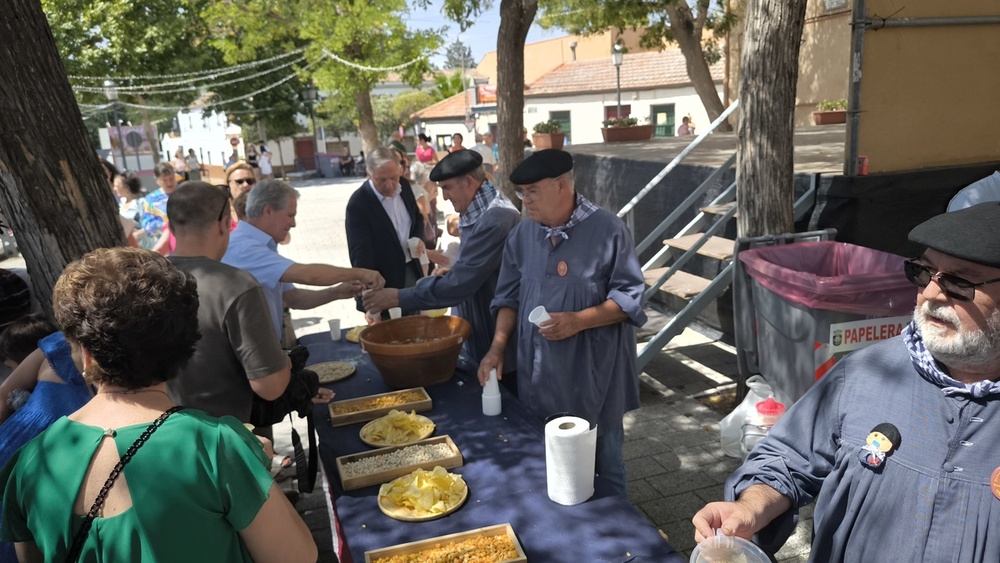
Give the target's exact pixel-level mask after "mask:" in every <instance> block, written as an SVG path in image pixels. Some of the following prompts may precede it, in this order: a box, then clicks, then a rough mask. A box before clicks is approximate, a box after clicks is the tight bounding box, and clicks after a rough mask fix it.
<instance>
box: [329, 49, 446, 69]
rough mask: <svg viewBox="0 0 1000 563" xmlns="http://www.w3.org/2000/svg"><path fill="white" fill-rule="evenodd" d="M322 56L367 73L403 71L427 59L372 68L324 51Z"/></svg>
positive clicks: (422, 57)
mask: <svg viewBox="0 0 1000 563" xmlns="http://www.w3.org/2000/svg"><path fill="white" fill-rule="evenodd" d="M323 54H324V55H326V56H327V57H330V58H331V59H333V60H335V61H337V62H338V63H340V64H343V65H346V66H349V67H351V68H356V69H358V70H363V71H367V72H392V71H394V70H403V69H404V68H406V67H408V66H412V65H415V64H417V63H419V62H420V61H422V60H424V59H426V58H427V55H421V56H419V57H417V58H415V59H413V60H412V61H407V62H405V63H403V64H399V65H396V66H384V67H374V66H366V65H361V64H358V63H356V62H352V61H349V60H347V59H342V58H340V57H338V56H337V55H335V54H333V53H331V52H330V51H327V50H326V49H323Z"/></svg>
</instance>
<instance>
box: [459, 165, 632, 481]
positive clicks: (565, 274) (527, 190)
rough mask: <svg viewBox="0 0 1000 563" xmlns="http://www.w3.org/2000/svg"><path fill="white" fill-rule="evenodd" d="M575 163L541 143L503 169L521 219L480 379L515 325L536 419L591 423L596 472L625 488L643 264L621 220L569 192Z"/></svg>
mask: <svg viewBox="0 0 1000 563" xmlns="http://www.w3.org/2000/svg"><path fill="white" fill-rule="evenodd" d="M572 170H573V157H572V156H571V155H570V154H569V153H567V152H565V151H561V150H558V149H547V150H543V151H539V152H536V153H534V154H532V155H531V156H529V157H528V158H526V159H525V160H524V162H522V163H521V164H520V165H519V166H518V167H517V168H516V169H514V170H513V171H512V172H511V174H510V181H511V182H513V183H514V184H517V185H518V191H517V194H518V197H519V198H521V200H522V201H523V202H524V210H525V212H526V213H527V215H528V219H527V220H525V221H523V222H522V223H521V224H519V225H518V226H517V227H516V228H515V229H514V230H513V231H512V232H511V234H510V237H508V239H507V245H506V247H505V248H504V255H503V266H501V268H500V279H499V281H498V283H497V292H496V298H495V299H494V300H493V305H492V308H493V310H494V311H496V312H497V329H496V333H495V334H494V337H493V343H492V345H491V347H490V351H489V352H488V353H487V354H486V356H485V357H484V358H483V361H482V362H481V363H480V366H479V380H480V382H483V383H485V381H486V377H487V376H488V374H489V370H490V369H491V368H494V367H497V368H500V367H502V365H503V355H504V351H505V349H506V348H507V346H508V344H509V341H510V338H511V335H512V334H513V333H514V332H515V328H516V334H517V336H516V338H517V380H518V381H517V387H518V398H519V399H520V400H521V401H522V402H524V404H525V405H527V406H528V408H529V409H531V411H532V412H533V413H535V415H537V416H538V417H539V418H544V417H547V416H549V415H551V414H555V413H559V412H570V413H572V414H574V415H576V416H579V417H582V418H585V419H587V420H589V421H590V423H591V424H597V460H596V461H597V463H596V465H597V467H596V470H597V473H598V474H599V475H601V476H602V477H603V478H605V479H607V480H608V481H609V482H610V483H611V484H612V485H613V486H614V487H615V490H616V491H617V492H618V493H620V494H621V495H622V496H627V488H626V479H625V462H624V461H623V459H622V446H623V444H624V441H625V432H624V429H623V426H622V417H623V415H624V414H625V413H626V412H628V411H630V410H632V409H636V408H638V407H639V371H638V369H637V367H636V353H635V346H636V341H635V328H636V327H639V326H642V325H643V324H644V323H645V322H646V314H645V313H644V312H643V310H642V303H641V299H642V291H643V279H642V271H641V269H640V267H639V260H638V258H637V257H636V254H635V245H634V244H633V243H632V236H631V235H630V234H629V232H628V229H627V228H626V227H625V225H624V224H623V223H622V222H621V221H620V220H619V219H618V218H617V217H615V216H614V215H613V214H611V213H609V212H607V211H605V210H603V209H600V208H599V207H597V206H596V205H594V204H593V203H591V202H589V201H587V199H586V198H584V197H583V196H582V195H580V194H578V193H576V190H575V189H574V185H573V172H572ZM539 305H544V306H545V309H546V310H547V311H548V313H549V315H550V317H551V319H550V320H549V321H547V322H544V323H542V324H541V327H536V326H534V325H533V324H532V323H531V322H530V321H529V320H528V315H529V313H530V312H531V310H532V309H534V308H535V307H537V306H539ZM502 371H503V370H502V369H497V373H502Z"/></svg>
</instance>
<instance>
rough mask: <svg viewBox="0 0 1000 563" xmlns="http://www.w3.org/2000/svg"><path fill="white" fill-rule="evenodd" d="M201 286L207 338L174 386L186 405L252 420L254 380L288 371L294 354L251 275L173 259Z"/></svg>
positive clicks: (196, 259)
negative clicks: (284, 347) (290, 354)
mask: <svg viewBox="0 0 1000 563" xmlns="http://www.w3.org/2000/svg"><path fill="white" fill-rule="evenodd" d="M170 261H171V262H172V263H173V264H174V266H176V267H177V268H178V269H179V270H182V271H184V272H187V273H189V274H191V275H192V276H194V278H195V280H196V281H197V282H198V301H199V306H198V328H199V329H200V330H201V340H199V341H198V344H197V345H196V346H195V351H194V356H192V357H191V361H190V362H189V363H188V364H187V366H185V367H184V368H183V369H182V370H181V373H180V375H178V376H177V377H176V378H174V379H173V380H171V381H170V382H168V384H167V387H168V389H169V391H170V394H171V396H172V398H173V399H174V400H175V401H176V402H177V403H178V404H181V405H184V406H186V407H191V408H195V409H200V410H203V411H205V412H207V413H209V414H211V415H213V416H224V415H231V416H234V417H236V418H238V419H240V420H241V421H243V422H248V421H249V418H250V405H251V402H252V400H253V390H252V389H251V388H250V382H249V381H248V380H251V379H257V378H260V377H264V376H267V375H270V374H272V373H275V372H277V371H280V370H282V369H284V368H285V367H286V365H287V362H288V356H287V355H286V354H285V352H284V351H283V350H282V349H281V344H280V343H279V341H278V335H277V334H275V332H274V326H273V324H272V323H271V314H270V312H269V311H268V307H267V301H266V300H265V299H264V290H263V289H261V287H260V284H258V283H257V280H255V279H254V277H253V276H252V275H250V274H248V273H247V272H244V271H243V270H239V269H237V268H233V267H232V266H227V265H226V264H223V263H221V262H217V261H215V260H212V259H210V258H206V257H203V256H171V257H170Z"/></svg>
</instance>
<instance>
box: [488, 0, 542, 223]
mask: <svg viewBox="0 0 1000 563" xmlns="http://www.w3.org/2000/svg"><path fill="white" fill-rule="evenodd" d="M537 11H538V0H500V32H499V33H498V34H497V136H498V137H499V139H498V142H499V144H500V148H499V149H498V152H499V153H500V166H501V168H500V173H499V174H497V176H496V180H497V187H499V188H500V190H501V191H503V193H504V194H506V195H507V197H508V198H509V199H510V200H511V201H513V202H515V204H517V203H518V199H517V198H516V197H514V186H513V185H511V183H510V180H509V179H508V178H509V177H510V172H511V170H513V169H514V168H516V167H517V165H519V164H521V161H522V160H524V144H523V142H522V131H523V130H524V41H525V39H526V38H527V37H528V28H530V27H531V22H532V21H534V19H535V12H537Z"/></svg>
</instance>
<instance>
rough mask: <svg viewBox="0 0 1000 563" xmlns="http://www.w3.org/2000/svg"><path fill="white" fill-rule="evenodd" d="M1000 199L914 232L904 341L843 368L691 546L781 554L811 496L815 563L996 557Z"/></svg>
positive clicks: (799, 410) (763, 454) (700, 520)
mask: <svg viewBox="0 0 1000 563" xmlns="http://www.w3.org/2000/svg"><path fill="white" fill-rule="evenodd" d="M997 225H1000V203H996V202H994V203H983V204H979V205H976V206H974V207H970V208H968V209H963V210H961V211H955V212H953V213H945V214H943V215H938V216H937V217H933V218H931V219H929V220H927V221H925V222H924V223H921V224H920V225H917V226H916V227H915V228H914V229H913V230H912V231H910V240H911V241H912V242H914V243H916V244H918V245H920V246H921V247H923V248H925V250H924V251H923V253H922V254H921V255H920V256H919V257H918V258H916V259H914V260H909V261H907V262H906V264H905V267H904V271H905V274H906V276H907V277H908V278H909V280H910V281H911V282H913V283H914V284H915V285H916V286H917V287H918V288H919V290H918V293H917V306H916V308H915V309H914V312H913V322H911V323H910V324H909V325H908V326H907V327H906V328H905V329H904V331H903V333H902V334H901V335H900V336H898V337H896V338H893V339H891V340H885V341H882V342H878V343H876V344H873V345H871V346H869V347H867V348H864V349H863V350H860V351H858V352H855V353H854V354H851V355H850V356H848V357H846V358H844V359H843V360H841V361H840V362H839V363H838V364H837V365H836V366H834V368H833V369H832V370H831V371H830V372H829V373H828V374H826V375H825V376H824V377H823V378H822V379H820V381H819V382H818V383H817V384H816V385H815V386H813V387H812V388H811V389H810V390H809V391H808V392H807V393H806V394H805V395H803V397H802V398H801V399H799V401H798V402H797V403H796V404H795V405H794V406H793V407H792V408H791V409H789V411H788V412H787V413H785V415H784V416H783V417H782V418H781V420H779V421H778V424H777V425H775V427H774V428H773V429H772V430H771V432H770V434H769V435H768V436H767V438H765V439H764V440H762V441H761V442H760V443H758V444H757V446H756V447H755V448H754V449H753V451H751V452H750V456H749V457H748V458H747V460H746V462H744V464H743V465H742V466H741V467H740V468H739V469H737V470H736V472H735V473H733V475H732V476H730V478H729V480H728V481H727V482H726V490H725V494H726V499H727V500H728V501H729V502H715V503H711V504H709V505H707V506H706V507H704V508H702V509H701V511H699V512H698V513H697V514H696V515H695V517H694V525H695V539H696V540H698V541H701V540H702V539H703V538H704V537H707V536H709V535H713V533H714V531H715V530H717V529H720V528H721V529H722V531H723V533H724V534H727V535H739V536H742V537H744V538H750V537H752V536H756V539H757V541H758V543H759V545H761V547H763V548H764V550H765V551H769V552H771V553H773V552H774V551H776V550H777V549H778V548H780V547H781V545H782V544H784V542H785V540H786V539H787V538H788V536H789V534H790V533H791V531H792V528H793V527H794V520H795V517H796V515H797V512H798V508H799V507H801V506H803V505H805V504H808V503H810V502H812V501H814V500H815V502H816V507H815V512H814V519H813V530H814V532H815V534H814V539H813V544H812V557H811V558H810V560H819V561H968V562H973V561H975V562H979V561H1000V455H998V454H997V452H998V451H1000V383H998V380H1000V229H998V228H997Z"/></svg>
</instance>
